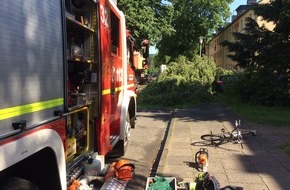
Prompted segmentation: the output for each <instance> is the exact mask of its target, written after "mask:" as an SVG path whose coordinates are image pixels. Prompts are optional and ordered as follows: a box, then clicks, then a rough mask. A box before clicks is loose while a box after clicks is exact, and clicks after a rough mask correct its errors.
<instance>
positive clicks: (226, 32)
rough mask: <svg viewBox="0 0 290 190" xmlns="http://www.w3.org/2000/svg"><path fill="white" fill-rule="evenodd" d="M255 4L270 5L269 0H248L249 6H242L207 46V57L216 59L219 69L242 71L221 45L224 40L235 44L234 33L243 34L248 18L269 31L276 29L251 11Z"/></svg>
mask: <svg viewBox="0 0 290 190" xmlns="http://www.w3.org/2000/svg"><path fill="white" fill-rule="evenodd" d="M255 3H260V4H262V3H269V0H260V1H259V2H256V0H248V1H247V5H240V6H239V7H238V8H237V9H236V12H237V15H233V16H232V19H231V23H229V24H228V25H227V26H225V27H224V28H221V29H219V31H218V32H217V34H216V35H215V36H214V37H213V38H212V39H211V40H210V41H209V43H208V44H207V45H206V46H205V51H206V55H209V56H211V57H212V58H213V59H214V61H215V63H216V65H217V67H222V68H224V69H228V70H240V68H239V67H237V66H236V65H237V64H236V62H234V61H232V60H231V59H230V58H228V57H227V55H228V54H230V52H229V51H228V50H227V47H223V46H221V45H220V43H221V42H222V41H224V40H228V41H230V42H234V40H235V39H234V36H233V32H243V29H244V28H245V27H246V18H247V17H250V18H252V19H254V20H256V22H257V23H258V24H259V25H260V26H262V25H265V26H266V27H267V28H268V29H269V30H272V29H273V28H274V24H273V23H266V22H265V21H263V20H262V18H261V17H258V16H256V15H255V13H254V11H253V10H252V9H251V6H252V5H253V4H255Z"/></svg>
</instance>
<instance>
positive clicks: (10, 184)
mask: <svg viewBox="0 0 290 190" xmlns="http://www.w3.org/2000/svg"><path fill="white" fill-rule="evenodd" d="M0 189H1V190H39V188H38V187H37V186H36V185H35V184H33V183H32V182H30V181H28V180H25V179H22V178H16V177H15V178H14V177H13V178H7V179H4V180H1V181H0Z"/></svg>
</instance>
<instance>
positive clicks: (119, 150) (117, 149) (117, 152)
mask: <svg viewBox="0 0 290 190" xmlns="http://www.w3.org/2000/svg"><path fill="white" fill-rule="evenodd" d="M124 130H125V137H124V139H123V140H119V141H118V143H117V144H116V145H115V146H114V148H113V150H112V151H111V152H109V153H108V154H107V157H109V158H119V157H122V156H124V155H125V153H126V151H127V148H128V146H129V140H130V134H131V123H130V116H129V112H127V115H126V124H125V129H124Z"/></svg>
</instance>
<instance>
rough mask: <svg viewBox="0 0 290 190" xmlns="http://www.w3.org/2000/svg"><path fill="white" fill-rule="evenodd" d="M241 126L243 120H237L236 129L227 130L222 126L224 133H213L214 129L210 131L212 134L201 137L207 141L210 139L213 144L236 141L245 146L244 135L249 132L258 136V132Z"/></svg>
mask: <svg viewBox="0 0 290 190" xmlns="http://www.w3.org/2000/svg"><path fill="white" fill-rule="evenodd" d="M240 126H241V120H239V121H238V120H236V121H235V129H233V130H232V131H231V132H229V131H226V130H225V129H224V128H222V129H221V132H222V133H220V134H213V133H212V131H210V134H205V135H201V137H200V138H201V139H202V140H205V141H210V142H211V144H212V145H219V144H223V143H225V142H235V143H238V144H240V145H241V147H242V148H244V147H243V143H242V139H243V136H245V135H249V134H252V135H253V136H256V135H257V132H256V130H254V129H240ZM217 142H218V143H217Z"/></svg>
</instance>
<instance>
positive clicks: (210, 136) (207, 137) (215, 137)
mask: <svg viewBox="0 0 290 190" xmlns="http://www.w3.org/2000/svg"><path fill="white" fill-rule="evenodd" d="M200 138H201V139H202V140H205V141H210V142H215V141H221V140H222V139H221V137H220V136H219V135H215V134H205V135H201V136H200Z"/></svg>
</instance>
